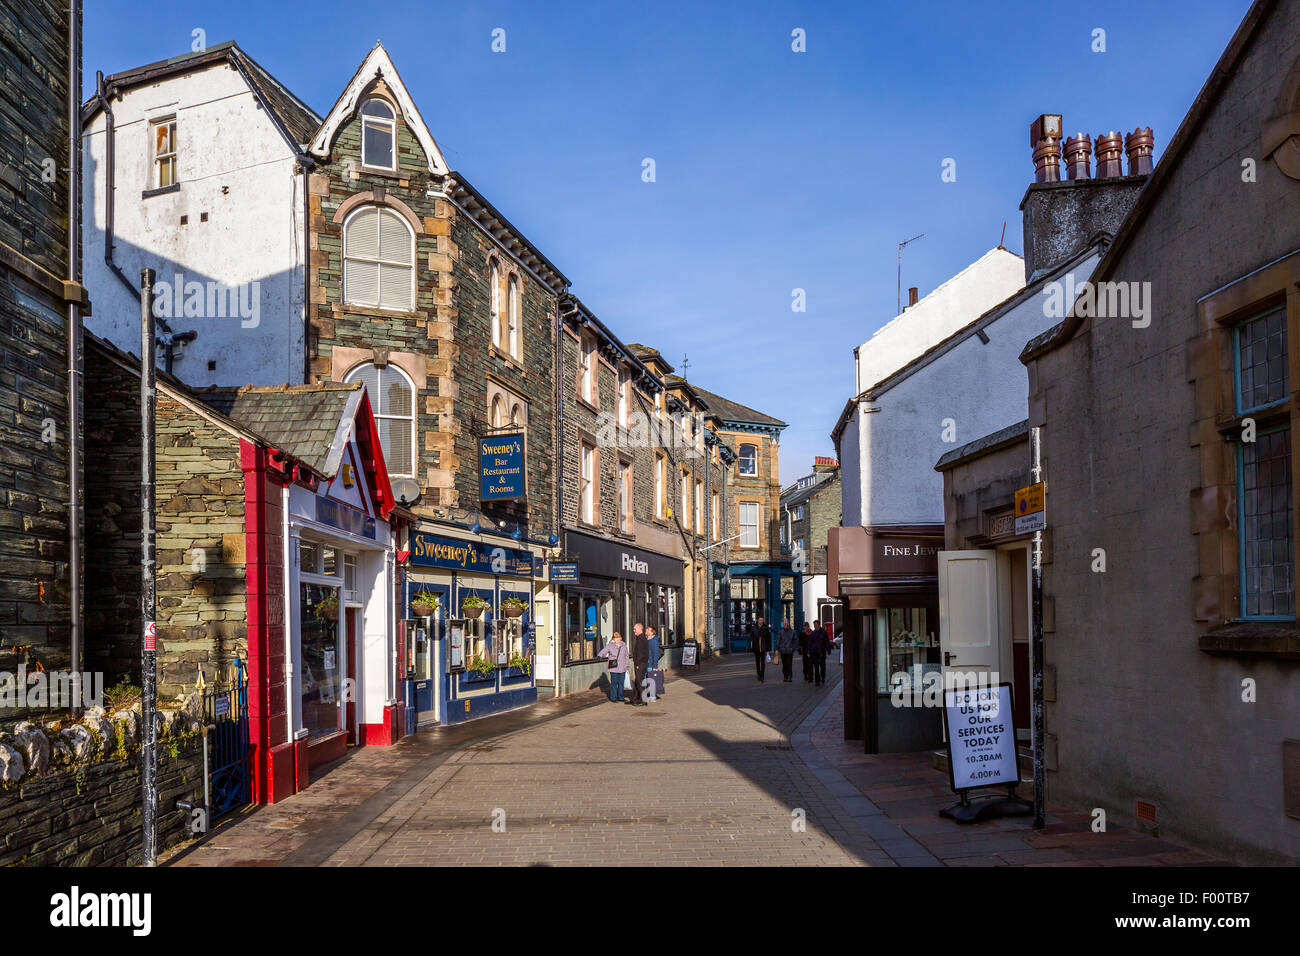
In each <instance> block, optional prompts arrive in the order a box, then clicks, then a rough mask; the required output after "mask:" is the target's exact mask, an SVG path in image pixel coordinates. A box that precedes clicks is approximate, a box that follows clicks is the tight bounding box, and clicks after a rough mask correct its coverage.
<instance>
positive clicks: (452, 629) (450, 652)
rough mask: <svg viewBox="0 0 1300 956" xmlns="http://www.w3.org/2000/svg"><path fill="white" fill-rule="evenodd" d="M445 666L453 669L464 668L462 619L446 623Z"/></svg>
mask: <svg viewBox="0 0 1300 956" xmlns="http://www.w3.org/2000/svg"><path fill="white" fill-rule="evenodd" d="M447 666H448V668H449V669H451V670H453V671H463V670H464V669H465V622H464V621H452V622H450V623H449V624H448V625H447Z"/></svg>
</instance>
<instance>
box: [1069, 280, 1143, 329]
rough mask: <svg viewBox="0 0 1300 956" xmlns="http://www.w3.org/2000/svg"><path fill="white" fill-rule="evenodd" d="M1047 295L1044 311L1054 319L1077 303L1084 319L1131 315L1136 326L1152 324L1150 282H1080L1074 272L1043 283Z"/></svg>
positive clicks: (1114, 317)
mask: <svg viewBox="0 0 1300 956" xmlns="http://www.w3.org/2000/svg"><path fill="white" fill-rule="evenodd" d="M1043 295H1044V296H1046V297H1047V299H1046V301H1045V302H1044V303H1043V314H1044V315H1045V316H1047V317H1048V318H1050V319H1063V318H1065V316H1066V315H1067V314H1069V312H1070V309H1071V307H1073V309H1074V314H1075V315H1076V316H1078V317H1079V318H1081V319H1087V318H1094V319H1131V320H1132V322H1133V328H1135V329H1145V328H1146V327H1147V326H1149V325H1150V324H1151V283H1150V282H1090V281H1088V280H1086V279H1085V280H1084V281H1083V282H1080V283H1076V282H1075V281H1074V275H1073V273H1071V274H1070V275H1067V276H1066V277H1065V280H1064V281H1057V282H1049V283H1047V284H1046V285H1045V286H1043Z"/></svg>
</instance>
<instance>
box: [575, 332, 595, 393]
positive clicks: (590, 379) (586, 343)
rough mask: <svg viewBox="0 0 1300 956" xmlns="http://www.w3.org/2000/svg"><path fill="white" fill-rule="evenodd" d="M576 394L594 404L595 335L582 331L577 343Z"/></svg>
mask: <svg viewBox="0 0 1300 956" xmlns="http://www.w3.org/2000/svg"><path fill="white" fill-rule="evenodd" d="M578 396H579V397H580V398H582V399H583V401H585V402H587V403H589V404H591V405H595V404H596V337H595V336H594V335H592V334H591V333H590V332H583V333H582V339H581V341H580V342H579V343H578Z"/></svg>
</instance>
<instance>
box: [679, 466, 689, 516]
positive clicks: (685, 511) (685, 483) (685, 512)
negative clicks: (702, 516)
mask: <svg viewBox="0 0 1300 956" xmlns="http://www.w3.org/2000/svg"><path fill="white" fill-rule="evenodd" d="M677 520H679V521H680V522H681V523H682V527H683V528H689V527H690V526H691V479H690V477H689V476H688V475H687V474H686V473H685V472H682V510H681V512H680V513H679V514H678V515H677Z"/></svg>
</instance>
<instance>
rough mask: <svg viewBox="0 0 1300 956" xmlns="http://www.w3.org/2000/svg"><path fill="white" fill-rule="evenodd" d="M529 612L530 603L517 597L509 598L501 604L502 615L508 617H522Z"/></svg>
mask: <svg viewBox="0 0 1300 956" xmlns="http://www.w3.org/2000/svg"><path fill="white" fill-rule="evenodd" d="M526 610H528V602H527V601H524V600H521V599H520V598H517V597H508V598H506V599H505V600H504V601H502V602H501V613H502V614H504V615H505V616H506V617H522V616H523V613H524V611H526Z"/></svg>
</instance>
